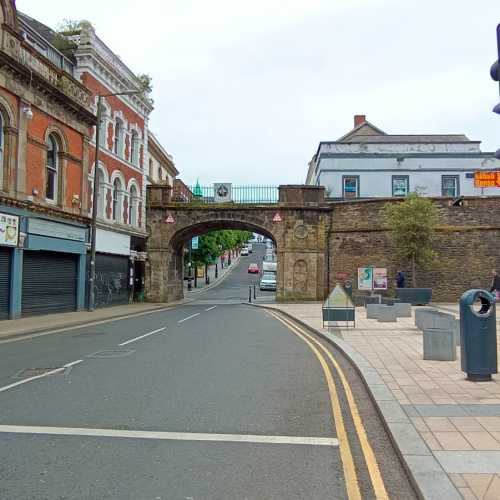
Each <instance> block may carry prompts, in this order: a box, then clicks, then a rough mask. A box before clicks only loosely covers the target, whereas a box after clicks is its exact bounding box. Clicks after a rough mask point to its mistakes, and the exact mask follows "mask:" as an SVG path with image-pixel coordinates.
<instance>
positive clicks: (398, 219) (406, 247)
mask: <svg viewBox="0 0 500 500" xmlns="http://www.w3.org/2000/svg"><path fill="white" fill-rule="evenodd" d="M382 215H383V217H384V219H385V223H386V225H387V226H388V227H389V229H390V230H391V239H392V241H393V243H394V244H395V246H396V251H397V253H398V255H399V256H400V257H401V258H403V259H405V260H407V261H408V262H409V263H410V266H411V277H412V286H413V287H414V288H415V287H416V286H417V277H416V266H417V265H418V266H421V267H424V268H425V267H427V266H428V265H429V264H431V263H432V261H433V260H434V258H435V256H436V252H435V251H434V250H433V249H432V241H433V236H434V229H435V227H436V224H437V223H438V221H439V213H438V210H437V208H436V207H435V206H434V203H433V202H432V200H430V199H428V198H423V197H422V196H420V195H419V194H418V193H410V194H409V195H408V196H407V197H406V198H405V199H404V201H402V202H399V203H387V204H386V205H385V206H384V208H383V211H382Z"/></svg>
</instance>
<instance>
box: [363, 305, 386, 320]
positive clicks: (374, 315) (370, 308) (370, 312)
mask: <svg viewBox="0 0 500 500" xmlns="http://www.w3.org/2000/svg"><path fill="white" fill-rule="evenodd" d="M385 307H387V306H385V305H382V304H366V319H378V317H379V310H380V309H381V308H385Z"/></svg>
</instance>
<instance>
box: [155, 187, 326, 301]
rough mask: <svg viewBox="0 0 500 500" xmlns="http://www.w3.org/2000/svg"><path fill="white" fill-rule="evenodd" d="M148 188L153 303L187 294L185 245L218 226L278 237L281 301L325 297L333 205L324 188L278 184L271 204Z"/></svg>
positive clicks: (176, 298)
mask: <svg viewBox="0 0 500 500" xmlns="http://www.w3.org/2000/svg"><path fill="white" fill-rule="evenodd" d="M147 190H148V193H147V225H148V232H149V239H148V264H147V266H146V296H147V299H148V300H149V301H151V302H172V301H176V300H180V299H182V298H183V296H184V293H183V277H184V271H183V251H184V250H183V248H184V245H185V243H186V241H189V239H190V238H191V237H193V236H196V235H198V234H203V233H204V232H206V231H210V230H217V229H246V230H249V231H254V232H257V233H259V234H262V235H264V236H267V237H269V238H272V239H273V240H274V242H275V244H276V247H277V254H278V265H277V268H278V276H277V292H276V299H277V300H278V301H294V300H322V299H323V298H324V296H325V292H326V289H327V283H326V273H327V267H328V262H327V253H328V252H327V246H328V244H327V235H328V233H329V228H330V224H331V220H330V213H331V207H329V205H328V204H326V203H325V192H324V188H323V187H315V186H295V185H286V186H280V187H279V198H278V202H277V203H270V204H262V203H252V204H249V203H241V204H238V203H218V204H214V203H210V204H205V203H202V202H200V201H196V200H194V201H190V202H183V203H179V202H173V201H172V200H171V188H170V187H168V186H164V185H153V186H148V188H147Z"/></svg>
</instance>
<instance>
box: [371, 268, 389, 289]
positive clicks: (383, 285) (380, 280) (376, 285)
mask: <svg viewBox="0 0 500 500" xmlns="http://www.w3.org/2000/svg"><path fill="white" fill-rule="evenodd" d="M373 289H374V290H387V268H385V267H374V268H373Z"/></svg>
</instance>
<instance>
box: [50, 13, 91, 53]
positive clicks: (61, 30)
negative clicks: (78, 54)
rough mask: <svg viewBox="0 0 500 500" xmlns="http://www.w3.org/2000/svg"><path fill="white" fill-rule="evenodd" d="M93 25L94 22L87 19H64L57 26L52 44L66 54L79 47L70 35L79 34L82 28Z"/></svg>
mask: <svg viewBox="0 0 500 500" xmlns="http://www.w3.org/2000/svg"><path fill="white" fill-rule="evenodd" d="M88 27H92V23H91V22H90V21H87V20H86V19H82V20H80V21H76V20H75V19H63V20H62V21H61V22H60V23H59V24H58V26H57V29H56V34H55V35H54V38H53V40H52V45H54V47H55V48H56V49H58V50H59V51H60V52H62V53H63V54H65V55H68V53H71V52H72V51H74V50H75V49H76V48H77V44H76V43H75V42H73V41H72V40H70V39H69V38H68V37H70V36H72V35H77V34H79V33H80V32H81V31H82V29H84V28H88Z"/></svg>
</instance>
